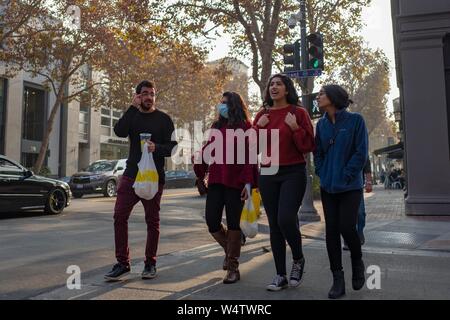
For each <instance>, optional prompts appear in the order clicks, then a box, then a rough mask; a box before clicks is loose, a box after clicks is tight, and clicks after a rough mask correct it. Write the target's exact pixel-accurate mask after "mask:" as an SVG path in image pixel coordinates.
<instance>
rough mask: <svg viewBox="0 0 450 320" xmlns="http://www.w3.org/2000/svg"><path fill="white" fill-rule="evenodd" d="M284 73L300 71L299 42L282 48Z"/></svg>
mask: <svg viewBox="0 0 450 320" xmlns="http://www.w3.org/2000/svg"><path fill="white" fill-rule="evenodd" d="M283 53H284V54H283V61H284V64H285V67H284V72H289V71H297V70H300V40H297V41H295V42H294V43H290V44H285V45H284V46H283Z"/></svg>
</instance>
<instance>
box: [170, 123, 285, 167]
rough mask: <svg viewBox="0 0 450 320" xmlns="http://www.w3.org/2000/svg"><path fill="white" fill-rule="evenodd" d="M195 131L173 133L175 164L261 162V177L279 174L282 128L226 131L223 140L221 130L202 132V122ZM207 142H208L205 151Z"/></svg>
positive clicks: (212, 129)
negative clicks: (175, 144) (176, 144)
mask: <svg viewBox="0 0 450 320" xmlns="http://www.w3.org/2000/svg"><path fill="white" fill-rule="evenodd" d="M193 128H194V131H193V135H192V134H191V131H189V130H188V129H187V128H186V127H185V128H176V129H175V131H174V132H173V134H172V140H173V141H177V142H178V146H177V148H174V150H173V153H172V156H171V158H172V162H173V163H174V164H175V165H181V164H201V163H206V164H208V165H210V164H213V163H216V164H258V163H260V164H261V174H262V175H274V174H276V173H277V172H278V167H279V160H280V150H279V142H280V132H279V129H271V130H267V129H258V130H256V129H254V128H249V129H247V130H245V131H244V130H243V129H240V128H239V129H226V130H225V137H224V134H223V132H222V131H221V130H219V129H214V128H211V129H208V130H206V131H205V132H203V122H202V121H194V126H193ZM205 142H208V143H207V145H206V146H205V147H204V149H203V146H204V143H205ZM202 149H203V150H202ZM193 155H194V157H192V156H193ZM192 160H193V161H192Z"/></svg>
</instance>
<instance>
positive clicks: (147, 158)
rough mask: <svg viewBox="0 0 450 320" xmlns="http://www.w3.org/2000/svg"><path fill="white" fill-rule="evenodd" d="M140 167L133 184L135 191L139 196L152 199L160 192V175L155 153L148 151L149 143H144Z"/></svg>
mask: <svg viewBox="0 0 450 320" xmlns="http://www.w3.org/2000/svg"><path fill="white" fill-rule="evenodd" d="M138 168H139V171H138V173H137V175H136V180H135V181H134V184H133V188H134V192H135V193H136V195H137V196H138V197H139V198H142V199H145V200H151V199H153V198H154V197H155V195H156V193H157V192H158V180H159V176H158V171H157V170H156V166H155V162H154V161H153V154H152V153H150V152H148V144H147V143H145V144H144V148H143V151H142V157H141V160H140V161H139V163H138Z"/></svg>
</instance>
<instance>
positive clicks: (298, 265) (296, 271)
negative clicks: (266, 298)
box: [289, 258, 305, 287]
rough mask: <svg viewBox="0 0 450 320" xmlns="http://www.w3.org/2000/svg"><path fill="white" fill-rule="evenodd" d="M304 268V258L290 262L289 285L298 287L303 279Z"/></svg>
mask: <svg viewBox="0 0 450 320" xmlns="http://www.w3.org/2000/svg"><path fill="white" fill-rule="evenodd" d="M304 269H305V258H301V259H300V260H297V261H294V262H293V263H292V269H291V274H290V276H289V286H290V287H298V286H299V285H300V283H302V280H303V270H304Z"/></svg>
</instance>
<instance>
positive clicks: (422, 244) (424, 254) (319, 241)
mask: <svg viewBox="0 0 450 320" xmlns="http://www.w3.org/2000/svg"><path fill="white" fill-rule="evenodd" d="M401 197H402V195H401V191H397V190H384V189H382V188H379V187H376V188H375V190H374V193H372V194H366V207H367V214H368V217H367V226H366V232H365V233H366V245H365V246H364V247H363V255H364V260H365V263H366V267H368V266H370V265H372V266H376V267H379V269H380V271H381V279H380V281H381V282H380V284H381V288H380V289H373V290H369V289H368V288H367V287H365V288H363V289H362V290H361V291H358V292H355V291H353V290H352V288H351V266H350V254H349V252H345V251H344V252H343V262H344V271H345V275H346V287H347V295H346V296H345V297H344V299H450V273H449V272H448V270H450V217H413V218H411V217H405V216H404V209H403V206H402V203H403V200H402V198H401ZM316 208H317V209H318V211H319V214H322V213H321V207H320V203H316ZM266 221H267V220H266V219H265V216H264V215H263V216H262V217H261V220H260V233H259V234H258V235H257V236H256V237H255V238H253V239H249V240H248V242H247V244H246V245H245V246H243V248H242V255H241V259H240V263H241V265H240V271H241V281H239V282H238V283H236V284H231V285H224V284H222V278H223V276H224V271H222V270H221V264H222V260H223V250H222V248H220V247H219V246H218V245H217V244H215V243H214V242H213V241H211V244H208V245H203V246H200V247H196V248H194V249H190V250H183V251H178V252H173V253H169V254H167V255H163V256H160V257H159V259H158V266H157V267H158V276H157V278H155V279H152V280H145V281H144V280H141V278H140V273H141V271H142V269H143V267H144V266H143V263H142V262H138V261H136V262H135V263H134V264H133V265H132V273H131V274H130V276H129V277H128V278H127V279H126V280H124V281H121V282H116V283H108V282H105V281H104V280H103V274H104V273H105V272H106V271H107V269H108V268H109V267H110V266H105V269H104V270H98V271H96V272H91V273H90V274H89V276H88V277H87V278H83V279H82V288H81V290H68V289H67V288H66V287H65V286H64V287H61V288H58V289H56V290H53V291H51V292H48V293H44V294H41V295H38V296H35V297H34V298H33V299H83V300H84V299H94V300H95V299H107V300H109V299H119V300H126V299H149V300H152V299H163V300H165V299H169V300H197V299H204V300H222V299H225V300H305V299H306V300H308V299H327V293H328V290H329V288H330V286H331V281H332V277H331V273H330V271H329V264H328V257H327V253H326V247H325V241H324V221H323V219H322V221H321V222H318V223H310V224H305V225H302V227H301V231H302V234H303V245H304V254H305V258H306V266H305V275H304V281H303V283H302V284H301V286H300V287H298V288H289V289H286V290H282V291H280V292H269V291H267V290H266V289H265V287H266V285H267V284H269V283H270V282H271V280H272V277H273V276H274V275H275V266H274V263H273V258H272V253H271V252H270V242H269V234H268V231H269V230H268V226H267V222H266ZM205 232H207V231H206V228H205ZM287 257H288V259H287V272H288V273H289V272H290V265H291V254H290V250H289V248H288V249H287ZM367 276H370V275H369V274H368V275H367Z"/></svg>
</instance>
